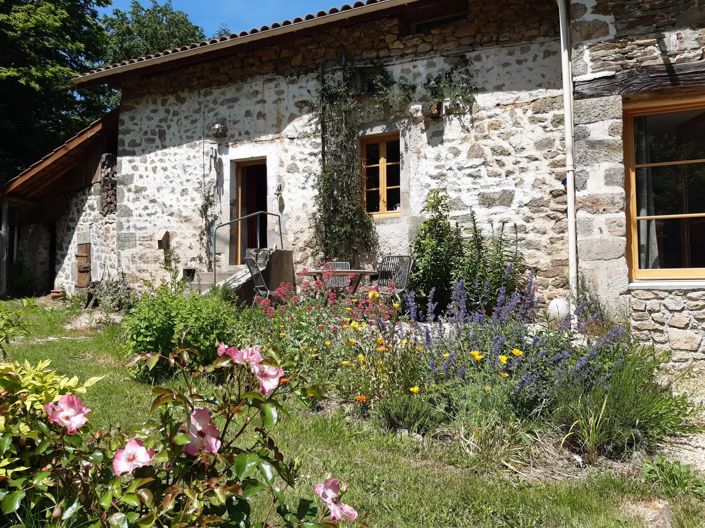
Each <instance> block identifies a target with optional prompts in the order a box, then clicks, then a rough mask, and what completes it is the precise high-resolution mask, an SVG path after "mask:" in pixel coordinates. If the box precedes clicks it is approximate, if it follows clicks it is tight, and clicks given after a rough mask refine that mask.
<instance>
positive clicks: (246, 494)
mask: <svg viewBox="0 0 705 528" xmlns="http://www.w3.org/2000/svg"><path fill="white" fill-rule="evenodd" d="M263 489H264V484H262V483H261V482H259V481H257V480H254V479H247V480H246V481H244V482H243V483H242V496H243V498H245V499H249V498H250V497H254V496H255V495H257V494H258V493H259V492H260V491H262V490H263Z"/></svg>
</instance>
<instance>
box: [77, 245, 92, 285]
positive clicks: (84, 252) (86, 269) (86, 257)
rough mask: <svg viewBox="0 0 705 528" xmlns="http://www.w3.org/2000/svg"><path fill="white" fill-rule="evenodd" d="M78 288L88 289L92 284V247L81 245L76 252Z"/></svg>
mask: <svg viewBox="0 0 705 528" xmlns="http://www.w3.org/2000/svg"><path fill="white" fill-rule="evenodd" d="M76 269H77V271H78V273H77V275H76V287H77V288H88V286H89V285H90V283H91V245H90V244H79V245H78V248H77V250H76Z"/></svg>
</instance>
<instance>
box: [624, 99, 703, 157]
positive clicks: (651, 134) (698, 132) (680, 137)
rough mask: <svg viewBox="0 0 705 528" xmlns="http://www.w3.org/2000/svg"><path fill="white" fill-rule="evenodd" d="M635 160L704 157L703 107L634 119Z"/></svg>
mask: <svg viewBox="0 0 705 528" xmlns="http://www.w3.org/2000/svg"><path fill="white" fill-rule="evenodd" d="M634 128H635V133H636V162H637V163H661V162H667V161H681V160H689V159H705V108H701V109H698V110H688V111H685V112H671V113H667V114H658V115H653V116H641V117H637V118H635V119H634Z"/></svg>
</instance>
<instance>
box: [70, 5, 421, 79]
mask: <svg viewBox="0 0 705 528" xmlns="http://www.w3.org/2000/svg"><path fill="white" fill-rule="evenodd" d="M420 1H422V0H380V1H379V2H378V3H374V4H369V5H366V6H362V7H353V8H350V9H347V10H345V11H338V12H336V13H332V14H327V15H323V16H320V17H315V18H312V19H309V20H304V21H302V22H297V23H294V24H291V25H288V26H280V27H277V28H272V29H268V30H265V31H259V32H256V33H250V34H248V35H245V36H241V37H238V38H235V39H231V40H226V41H223V42H216V43H213V44H206V45H197V44H194V45H193V46H195V47H192V48H190V49H188V50H184V51H179V52H176V53H172V54H169V55H162V56H160V57H154V58H150V59H144V60H139V61H137V62H132V63H129V64H124V65H121V66H116V67H109V68H106V69H104V70H100V71H97V72H94V73H88V74H85V75H82V76H80V77H77V78H75V79H74V80H73V82H74V84H75V85H76V86H77V87H79V88H81V87H87V86H93V85H97V84H103V83H107V82H108V81H109V80H110V79H114V78H115V77H118V76H122V75H124V74H127V73H133V72H136V71H139V70H146V69H149V68H153V67H158V66H163V65H164V64H167V63H170V62H174V63H178V62H179V61H181V60H184V59H193V58H194V57H198V56H199V55H201V56H202V55H207V54H210V53H213V52H217V51H222V50H225V49H228V48H234V47H237V46H243V45H245V44H251V43H254V42H258V41H262V40H267V39H273V38H276V37H280V36H282V35H287V34H289V33H295V32H297V31H304V30H307V29H311V28H315V27H320V26H324V25H327V24H333V23H335V22H340V21H343V20H346V19H350V18H355V17H358V16H361V15H369V14H371V13H375V12H379V11H384V10H387V9H393V8H395V7H400V6H405V5H408V4H414V3H417V2H420Z"/></svg>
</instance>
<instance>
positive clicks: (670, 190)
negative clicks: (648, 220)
mask: <svg viewBox="0 0 705 528" xmlns="http://www.w3.org/2000/svg"><path fill="white" fill-rule="evenodd" d="M636 188H637V195H636V198H637V214H638V215H639V216H656V215H672V214H688V213H690V214H695V213H705V165H673V166H670V167H652V168H649V169H639V170H637V171H636Z"/></svg>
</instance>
